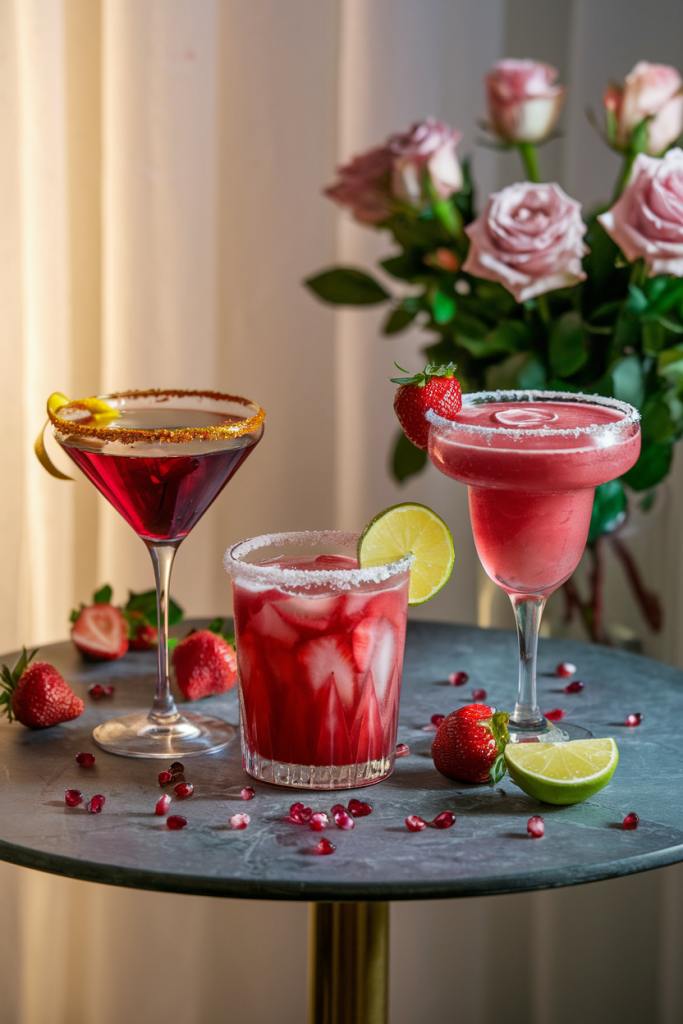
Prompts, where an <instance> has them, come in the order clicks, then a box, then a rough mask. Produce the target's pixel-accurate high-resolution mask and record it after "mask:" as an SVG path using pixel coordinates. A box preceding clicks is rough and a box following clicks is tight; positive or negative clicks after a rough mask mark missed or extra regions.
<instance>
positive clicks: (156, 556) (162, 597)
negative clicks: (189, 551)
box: [147, 541, 180, 724]
mask: <svg viewBox="0 0 683 1024" xmlns="http://www.w3.org/2000/svg"><path fill="white" fill-rule="evenodd" d="M147 547H148V548H149V553H150V555H151V556H152V564H153V566H154V579H155V581H156V587H157V622H158V627H159V645H158V671H157V688H156V693H155V695H154V704H153V705H152V710H151V711H150V713H149V717H150V718H151V719H152V721H155V722H159V723H165V724H169V723H170V722H172V721H175V720H176V719H178V718H179V717H180V715H179V714H178V708H177V707H176V703H175V701H174V700H173V697H172V695H171V680H170V675H169V663H168V602H169V596H170V587H171V569H172V568H173V559H174V558H175V553H176V551H177V548H178V544H177V543H175V544H153V543H152V542H149V541H148V542H147Z"/></svg>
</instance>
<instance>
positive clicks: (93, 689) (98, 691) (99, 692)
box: [88, 683, 104, 700]
mask: <svg viewBox="0 0 683 1024" xmlns="http://www.w3.org/2000/svg"><path fill="white" fill-rule="evenodd" d="M88 695H89V696H90V697H92V698H93V700H99V699H100V697H104V687H103V686H100V684H99V683H94V684H93V685H92V686H89V687H88Z"/></svg>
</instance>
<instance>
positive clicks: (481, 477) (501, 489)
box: [427, 391, 640, 742]
mask: <svg viewBox="0 0 683 1024" xmlns="http://www.w3.org/2000/svg"><path fill="white" fill-rule="evenodd" d="M427 418H428V419H429V421H430V423H431V427H430V431H429V455H430V458H431V460H432V462H433V463H434V465H435V466H436V467H437V469H439V470H440V471H441V472H442V473H445V474H446V476H450V477H452V478H453V479H454V480H459V481H461V482H462V483H466V484H467V485H468V487H469V502H470V517H471V520H472V532H473V534H474V543H475V545H476V548H477V554H478V555H479V559H480V561H481V563H482V565H483V567H484V569H485V570H486V573H487V574H488V575H489V576H490V578H491V579H492V580H493V582H494V583H496V584H497V585H498V586H499V587H501V588H502V589H503V590H504V591H505V592H506V593H507V594H508V595H509V596H510V600H511V602H512V607H513V609H514V613H515V620H516V623H517V635H518V640H519V689H518V694H517V703H516V705H515V710H514V712H513V714H512V716H511V719H510V722H509V730H510V737H511V739H512V740H516V741H520V740H540V741H541V742H557V741H558V740H566V739H575V738H580V737H586V736H587V735H590V734H589V733H588V732H587V730H585V729H581V728H580V727H578V726H572V725H567V724H565V723H563V725H562V728H561V729H558V728H557V727H556V726H554V725H553V724H552V723H551V722H549V721H548V720H547V719H545V718H544V717H543V715H542V714H541V712H540V710H539V707H538V703H537V699H536V649H537V646H538V631H539V627H540V624H541V616H542V614H543V609H544V607H545V602H546V599H547V598H548V597H549V596H550V594H552V593H553V591H554V590H557V588H558V587H559V586H561V585H562V584H563V583H564V582H565V580H568V579H569V577H570V576H571V575H572V573H573V572H574V569H575V568H576V566H577V565H578V562H579V559H580V558H581V555H582V553H583V549H584V547H585V544H586V540H587V537H588V528H589V526H590V519H591V512H592V509H593V495H594V493H595V488H596V486H597V485H598V484H603V483H606V482H607V481H608V480H613V479H615V478H616V477H618V476H621V475H622V474H623V473H626V472H627V470H629V469H630V468H631V466H633V464H634V463H635V461H636V459H637V458H638V454H639V452H640V427H639V423H638V421H639V419H640V414H639V413H638V412H637V411H636V410H635V409H634V408H633V407H632V406H630V405H627V404H626V403H625V402H620V401H617V400H616V399H613V398H602V397H600V396H598V395H583V394H576V393H568V392H557V391H495V392H486V391H482V392H478V393H476V394H471V395H465V396H463V405H462V409H461V411H460V412H459V413H458V415H457V417H456V419H455V421H454V422H449V421H448V420H444V419H441V417H439V416H437V415H436V414H434V413H433V412H428V413H427Z"/></svg>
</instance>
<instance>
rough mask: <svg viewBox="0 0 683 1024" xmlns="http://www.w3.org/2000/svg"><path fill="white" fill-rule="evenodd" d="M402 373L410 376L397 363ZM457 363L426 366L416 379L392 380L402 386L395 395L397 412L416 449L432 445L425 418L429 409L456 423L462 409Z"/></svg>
mask: <svg viewBox="0 0 683 1024" xmlns="http://www.w3.org/2000/svg"><path fill="white" fill-rule="evenodd" d="M394 365H395V366H396V368H397V369H399V370H400V371H401V373H408V371H407V370H404V369H403V367H402V366H399V365H398V363H395V364H394ZM455 370H456V367H455V364H454V363H448V365H447V366H435V365H429V366H425V368H424V371H423V372H422V373H416V374H414V376H412V377H392V378H391V380H392V382H393V383H394V384H399V385H400V387H399V388H398V390H397V392H396V394H395V396H394V412H395V413H396V416H397V417H398V422H399V423H400V424H401V427H402V429H403V433H404V434H405V435H406V437H407V438H408V440H409V441H412V442H413V444H414V445H415V447H416V448H421V449H422V450H423V451H426V450H427V446H428V442H429V421H428V420H427V419H426V417H425V413H426V412H427V410H428V409H433V410H434V412H435V413H436V414H437V415H438V416H443V417H444V419H447V420H452V419H453V418H454V417H455V416H456V415H457V413H459V412H460V409H461V407H462V397H461V394H460V385H459V384H458V382H457V380H456V379H455V376H454V374H455Z"/></svg>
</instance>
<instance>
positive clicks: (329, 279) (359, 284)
mask: <svg viewBox="0 0 683 1024" xmlns="http://www.w3.org/2000/svg"><path fill="white" fill-rule="evenodd" d="M304 284H305V285H306V287H307V288H310V289H311V291H312V292H315V294H316V295H317V296H319V298H321V299H324V300H325V302H331V303H334V304H335V305H341V306H375V305H377V303H379V302H386V300H387V299H388V298H389V297H390V296H389V293H388V292H387V291H385V290H384V288H383V287H382V285H381V284H379V282H378V281H375V279H374V278H372V277H370V275H369V274H366V273H364V271H362V270H356V269H355V267H337V268H335V269H334V270H326V271H325V272H324V273H322V274H318V275H316V277H309V278H307V279H306V280H305V281H304Z"/></svg>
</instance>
